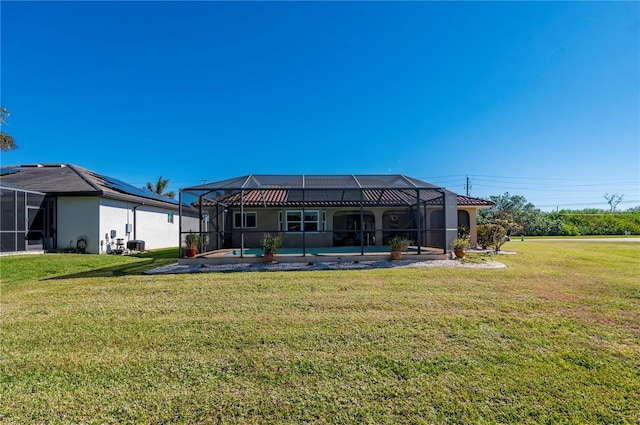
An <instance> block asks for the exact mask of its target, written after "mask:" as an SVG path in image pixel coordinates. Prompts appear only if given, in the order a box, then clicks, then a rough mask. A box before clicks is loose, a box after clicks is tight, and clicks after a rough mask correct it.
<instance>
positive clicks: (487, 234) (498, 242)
mask: <svg viewBox="0 0 640 425" xmlns="http://www.w3.org/2000/svg"><path fill="white" fill-rule="evenodd" d="M477 233H478V245H480V246H481V247H482V248H483V249H487V248H492V249H494V250H495V251H496V252H498V251H500V248H501V247H502V245H504V244H505V243H506V242H507V241H508V240H509V237H508V236H507V230H506V229H505V228H504V227H502V226H501V225H499V224H480V225H479V226H478V229H477Z"/></svg>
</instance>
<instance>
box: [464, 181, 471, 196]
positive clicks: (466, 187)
mask: <svg viewBox="0 0 640 425" xmlns="http://www.w3.org/2000/svg"><path fill="white" fill-rule="evenodd" d="M465 189H466V190H467V196H469V191H470V190H471V181H470V180H469V176H467V184H466V185H465Z"/></svg>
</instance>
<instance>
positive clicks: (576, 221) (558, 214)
mask: <svg viewBox="0 0 640 425" xmlns="http://www.w3.org/2000/svg"><path fill="white" fill-rule="evenodd" d="M490 199H491V201H493V202H494V203H495V205H494V206H493V207H491V208H488V209H484V210H480V211H479V213H478V220H477V221H478V224H479V225H483V224H497V225H499V226H501V227H503V228H504V229H505V230H506V232H507V234H508V235H514V236H515V235H528V236H580V235H624V234H629V235H640V207H635V208H631V209H629V210H627V211H615V208H614V206H612V210H613V211H605V210H599V209H592V208H588V209H583V210H559V211H554V212H543V211H540V210H539V209H538V208H536V207H535V205H533V204H532V203H531V202H528V201H527V200H526V199H525V198H524V197H523V196H520V195H510V194H509V193H508V192H507V193H505V194H503V195H497V196H491V197H490Z"/></svg>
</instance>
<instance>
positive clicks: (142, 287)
mask: <svg viewBox="0 0 640 425" xmlns="http://www.w3.org/2000/svg"><path fill="white" fill-rule="evenodd" d="M503 249H505V250H515V251H518V255H504V256H494V258H495V257H498V258H497V260H498V261H501V262H504V263H506V264H507V266H508V267H507V268H506V269H491V270H481V269H379V270H360V271H346V270H345V271H326V272H324V271H322V272H319V271H315V272H279V273H276V272H274V273H239V274H234V273H225V274H215V273H210V274H195V275H173V276H146V275H143V274H141V272H142V271H143V270H145V269H146V268H149V267H155V266H158V265H164V264H167V263H171V262H172V261H174V260H172V259H171V258H162V257H163V256H164V257H166V256H167V255H169V254H167V252H165V253H164V254H163V253H152V254H149V255H146V257H145V258H135V257H113V256H109V257H107V256H90V255H71V254H59V255H45V256H22V257H3V258H2V259H1V260H0V262H1V263H0V265H1V278H2V284H1V286H0V289H1V292H0V295H1V297H0V298H1V300H0V306H1V317H2V320H1V325H2V332H1V346H0V366H1V370H0V381H1V382H2V396H1V402H0V423H203V422H204V423H265V422H269V423H274V422H275V423H292V424H293V423H296V424H297V423H302V422H314V423H515V422H518V423H531V424H534V423H535V424H537V423H628V424H638V423H639V422H640V398H639V397H638V394H640V283H639V278H638V276H640V244H637V243H614V242H608V243H597V242H588V243H585V242H582V243H581V242H555V243H549V244H543V243H527V242H526V241H525V242H520V241H519V240H518V241H514V242H509V243H507V244H506V245H505V246H504V247H503Z"/></svg>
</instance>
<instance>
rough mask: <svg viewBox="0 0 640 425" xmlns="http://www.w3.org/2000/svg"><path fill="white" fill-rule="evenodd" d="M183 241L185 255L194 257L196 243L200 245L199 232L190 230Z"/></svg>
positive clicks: (196, 250) (196, 249)
mask: <svg viewBox="0 0 640 425" xmlns="http://www.w3.org/2000/svg"><path fill="white" fill-rule="evenodd" d="M184 243H185V245H186V246H187V249H186V254H187V257H195V256H196V253H197V252H198V245H200V234H199V233H194V232H193V231H191V230H190V231H189V233H187V235H186V236H185V237H184Z"/></svg>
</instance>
